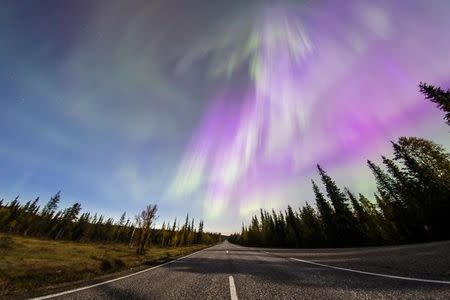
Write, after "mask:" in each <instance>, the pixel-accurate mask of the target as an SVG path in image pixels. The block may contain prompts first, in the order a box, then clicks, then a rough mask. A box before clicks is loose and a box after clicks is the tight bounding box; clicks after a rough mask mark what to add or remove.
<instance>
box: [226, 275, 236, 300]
mask: <svg viewBox="0 0 450 300" xmlns="http://www.w3.org/2000/svg"><path fill="white" fill-rule="evenodd" d="M228 279H229V280H230V296H231V300H238V297H237V294H236V286H235V285H234V278H233V276H231V275H230V276H229V277H228Z"/></svg>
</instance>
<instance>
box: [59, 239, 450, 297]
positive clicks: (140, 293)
mask: <svg viewBox="0 0 450 300" xmlns="http://www.w3.org/2000/svg"><path fill="white" fill-rule="evenodd" d="M338 268H340V269H338ZM358 271H361V272H363V273H361V272H358ZM364 272H368V273H370V274H368V273H364ZM389 276H391V277H389ZM395 276H398V277H400V278H397V277H395ZM415 279H419V280H415ZM420 279H423V280H431V281H433V280H434V281H436V282H427V281H421V280H420ZM53 299H232V300H235V299H450V242H441V243H431V244H423V245H411V246H400V247H379V248H362V249H309V250H308V249H302V250H291V249H290V250H280V249H260V248H246V247H240V246H236V245H233V244H230V243H228V242H224V243H222V244H220V245H216V246H214V247H211V248H208V249H205V250H203V251H200V252H197V253H195V254H193V255H190V256H188V257H185V258H183V259H180V260H177V261H174V262H172V263H169V264H165V265H162V266H159V267H156V268H153V269H151V270H146V271H144V272H141V273H139V274H134V275H132V276H129V277H126V278H122V279H119V280H116V281H113V282H109V283H105V284H100V285H97V286H94V287H90V288H87V289H83V290H78V291H75V292H70V293H67V294H64V295H59V296H56V297H53Z"/></svg>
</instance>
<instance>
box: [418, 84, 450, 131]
mask: <svg viewBox="0 0 450 300" xmlns="http://www.w3.org/2000/svg"><path fill="white" fill-rule="evenodd" d="M419 89H420V92H421V93H422V94H424V95H425V98H426V99H428V100H430V101H431V102H433V103H435V104H437V106H438V107H439V108H440V109H441V110H443V111H444V112H445V117H444V119H445V120H446V122H447V125H449V126H450V90H447V91H444V90H442V89H441V88H440V87H435V86H433V85H429V84H426V83H423V82H421V83H420V84H419Z"/></svg>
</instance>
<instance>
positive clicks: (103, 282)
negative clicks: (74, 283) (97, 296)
mask: <svg viewBox="0 0 450 300" xmlns="http://www.w3.org/2000/svg"><path fill="white" fill-rule="evenodd" d="M211 247H213V246H210V247H207V248H205V249H202V250H199V251H195V252H194V253H191V254H188V255H186V256H182V257H179V258H177V259H174V260H171V261H168V262H165V263H163V264H160V265H157V266H154V267H151V268H148V269H144V270H141V271H138V272H135V273H131V274H128V275H125V276H121V277H117V278H114V279H110V280H107V281H102V282H99V283H96V284H93V285H88V286H83V287H80V288H76V289H73V290H68V291H64V292H60V293H56V294H50V295H46V296H41V297H37V298H31V299H30V300H41V299H49V298H54V297H59V296H63V295H67V294H72V293H75V292H79V291H83V290H87V289H90V288H93V287H96V286H100V285H104V284H108V283H111V282H114V281H118V280H122V279H125V278H128V277H132V276H135V275H138V274H141V273H145V272H148V271H151V270H154V269H157V268H159V267H163V266H166V265H169V264H171V263H174V262H176V261H179V260H182V259H185V258H188V257H189V256H192V255H194V254H198V253H200V252H203V251H205V250H207V249H209V248H211Z"/></svg>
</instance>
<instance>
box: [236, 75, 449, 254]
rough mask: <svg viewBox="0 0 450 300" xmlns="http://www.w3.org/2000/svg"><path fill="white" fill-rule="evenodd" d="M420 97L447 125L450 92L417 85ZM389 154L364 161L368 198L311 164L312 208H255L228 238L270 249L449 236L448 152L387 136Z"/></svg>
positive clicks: (414, 139) (419, 141)
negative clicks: (370, 181)
mask: <svg viewBox="0 0 450 300" xmlns="http://www.w3.org/2000/svg"><path fill="white" fill-rule="evenodd" d="M420 91H421V92H422V93H423V94H424V95H425V98H426V99H428V100H430V101H432V102H433V103H435V104H437V106H438V107H439V108H440V109H442V110H443V111H444V112H445V117H444V119H445V121H446V123H447V124H448V125H449V126H450V91H443V90H442V89H440V88H437V87H434V86H431V85H427V84H424V83H421V84H420ZM392 147H393V152H394V155H393V157H392V158H387V157H385V156H382V164H383V166H381V165H377V164H375V163H374V162H372V161H367V164H368V167H369V168H370V170H371V171H372V173H373V175H374V177H375V181H376V186H377V192H376V193H375V194H374V195H373V198H372V200H369V198H368V197H366V196H365V195H362V194H355V193H353V192H352V191H350V190H349V189H348V188H344V189H341V188H339V187H338V185H337V184H336V182H335V181H334V180H333V179H332V178H331V177H330V176H329V175H328V174H327V172H325V170H324V169H323V168H322V167H321V166H319V165H317V168H318V171H319V174H320V178H321V181H322V184H323V188H324V190H323V189H321V187H319V185H318V184H317V183H316V182H314V181H312V188H313V191H314V194H315V203H316V205H315V207H313V206H311V205H310V204H308V203H306V206H304V207H302V208H300V209H299V210H297V211H294V210H293V209H292V207H290V206H288V207H287V210H286V211H284V212H275V211H274V210H272V211H265V210H261V211H260V215H259V218H258V216H256V215H255V216H253V218H252V220H251V222H250V224H249V225H248V226H244V225H243V226H242V230H241V233H236V234H233V235H231V236H230V238H229V240H230V241H231V242H234V243H238V244H242V245H250V246H268V247H351V246H369V245H387V244H405V243H414V242H426V241H436V240H446V239H450V218H449V215H450V154H449V153H448V152H447V151H446V150H445V149H444V148H443V147H441V146H440V145H438V144H436V143H434V142H432V141H429V140H426V139H423V138H418V137H401V138H399V140H398V141H397V142H392Z"/></svg>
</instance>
